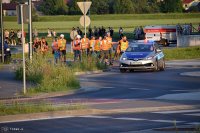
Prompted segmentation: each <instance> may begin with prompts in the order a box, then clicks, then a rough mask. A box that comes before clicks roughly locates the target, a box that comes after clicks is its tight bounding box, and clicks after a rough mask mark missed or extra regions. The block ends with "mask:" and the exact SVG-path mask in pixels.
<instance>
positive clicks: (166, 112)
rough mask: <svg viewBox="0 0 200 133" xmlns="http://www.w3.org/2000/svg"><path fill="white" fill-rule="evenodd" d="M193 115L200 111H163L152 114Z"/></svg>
mask: <svg viewBox="0 0 200 133" xmlns="http://www.w3.org/2000/svg"><path fill="white" fill-rule="evenodd" d="M190 112H191V113H192V112H200V109H194V110H178V111H161V112H152V113H157V114H176V113H190Z"/></svg>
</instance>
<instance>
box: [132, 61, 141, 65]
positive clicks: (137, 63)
mask: <svg viewBox="0 0 200 133" xmlns="http://www.w3.org/2000/svg"><path fill="white" fill-rule="evenodd" d="M140 64H142V62H139V61H132V62H130V65H140Z"/></svg>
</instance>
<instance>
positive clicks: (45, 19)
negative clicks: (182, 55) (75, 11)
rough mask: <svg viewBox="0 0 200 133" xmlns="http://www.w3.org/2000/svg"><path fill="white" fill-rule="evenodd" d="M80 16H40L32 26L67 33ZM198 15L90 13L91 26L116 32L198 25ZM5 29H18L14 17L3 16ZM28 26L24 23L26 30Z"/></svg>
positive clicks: (77, 22) (18, 26)
mask: <svg viewBox="0 0 200 133" xmlns="http://www.w3.org/2000/svg"><path fill="white" fill-rule="evenodd" d="M79 18H80V16H78V15H76V16H40V21H39V22H33V28H37V29H38V31H39V32H47V28H53V29H55V30H56V31H57V32H62V33H69V32H70V31H71V29H72V27H77V26H79V27H81V26H80V23H79ZM199 19H200V15H199V14H198V13H187V14H179V13H174V14H119V15H91V26H92V27H93V26H97V27H100V26H104V27H106V28H107V27H109V26H111V27H113V28H114V30H115V31H116V32H118V28H119V27H123V28H124V31H125V32H132V31H133V28H134V27H136V26H145V25H157V24H177V23H181V24H184V23H193V24H194V25H198V23H199ZM5 28H6V29H20V28H21V25H18V24H17V21H16V17H5ZM27 29H28V26H27V25H25V30H26V31H27Z"/></svg>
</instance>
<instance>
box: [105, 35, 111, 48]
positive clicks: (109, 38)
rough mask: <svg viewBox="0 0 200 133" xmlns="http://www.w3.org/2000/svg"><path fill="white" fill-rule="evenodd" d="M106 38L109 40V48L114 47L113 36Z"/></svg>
mask: <svg viewBox="0 0 200 133" xmlns="http://www.w3.org/2000/svg"><path fill="white" fill-rule="evenodd" d="M106 40H107V41H108V47H109V49H110V48H112V37H106Z"/></svg>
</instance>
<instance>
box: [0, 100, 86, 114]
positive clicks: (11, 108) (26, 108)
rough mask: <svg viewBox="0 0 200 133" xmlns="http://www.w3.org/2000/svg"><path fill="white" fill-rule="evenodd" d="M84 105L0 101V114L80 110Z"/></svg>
mask: <svg viewBox="0 0 200 133" xmlns="http://www.w3.org/2000/svg"><path fill="white" fill-rule="evenodd" d="M85 108H86V107H85V106H84V105H81V104H73V105H62V106H61V105H60V106H59V105H56V106H55V105H52V104H46V103H42V102H39V103H37V104H33V103H19V102H15V101H14V102H12V103H11V104H9V105H8V104H3V103H0V116H4V115H16V114H30V113H41V112H52V111H64V110H65V111H69V110H80V109H85Z"/></svg>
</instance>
